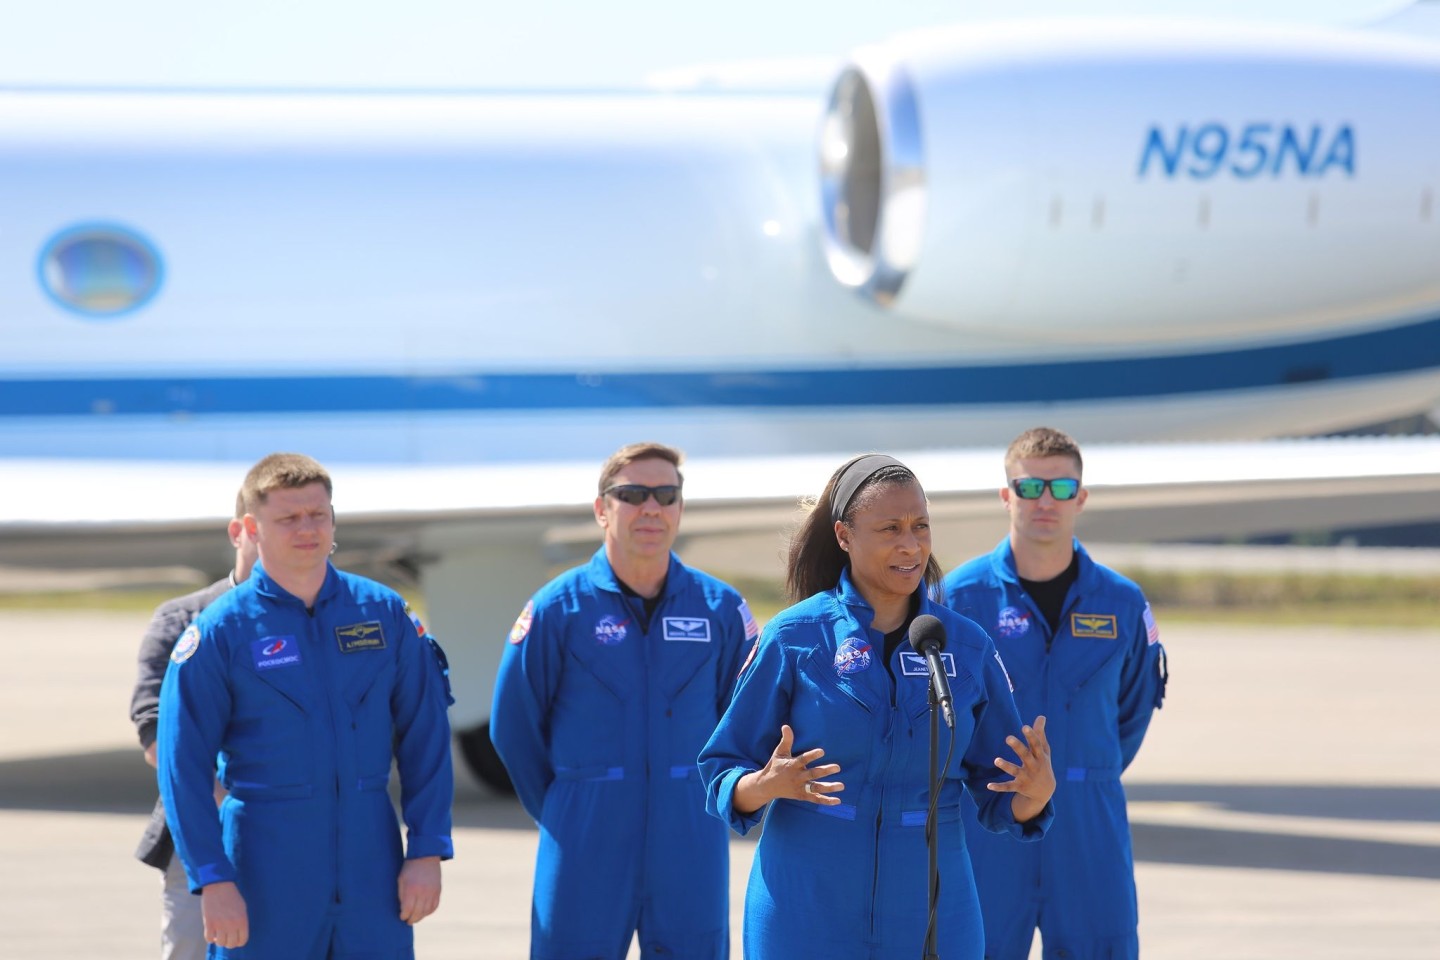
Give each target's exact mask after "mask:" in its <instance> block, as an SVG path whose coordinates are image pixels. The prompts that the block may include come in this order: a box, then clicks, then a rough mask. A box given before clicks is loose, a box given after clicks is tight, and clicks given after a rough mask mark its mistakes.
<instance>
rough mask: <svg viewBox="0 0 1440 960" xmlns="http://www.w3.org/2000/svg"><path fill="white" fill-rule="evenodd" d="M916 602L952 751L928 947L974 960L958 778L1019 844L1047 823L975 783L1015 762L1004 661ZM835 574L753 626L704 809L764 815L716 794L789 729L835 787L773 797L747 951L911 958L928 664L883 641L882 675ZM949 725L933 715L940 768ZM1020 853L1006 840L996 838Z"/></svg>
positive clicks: (922, 884) (713, 758) (709, 766)
mask: <svg viewBox="0 0 1440 960" xmlns="http://www.w3.org/2000/svg"><path fill="white" fill-rule="evenodd" d="M919 613H928V614H932V615H934V616H936V617H938V618H940V621H941V622H942V623H943V624H944V625H945V631H946V635H947V638H948V639H947V642H946V645H945V650H944V653H943V657H944V659H945V662H946V673H947V674H950V689H951V693H952V695H953V697H954V703H955V729H954V748H955V757H954V759H953V760H952V761H951V764H950V768H949V770H948V771H947V773H946V778H945V783H944V786H943V788H942V790H941V795H940V799H939V826H938V832H939V837H940V853H939V863H940V903H939V924H938V933H937V946H938V948H939V953H940V956H942V957H945V958H946V960H976V958H978V957H979V956H980V950H981V947H982V935H981V929H980V907H979V904H978V902H977V901H976V898H975V885H974V880H973V878H972V876H971V872H970V860H969V857H968V856H967V854H966V847H965V835H964V833H963V831H962V830H961V829H960V826H959V819H960V795H961V793H962V792H963V791H962V785H963V788H964V790H968V791H969V792H970V793H971V795H972V796H974V798H975V801H976V803H978V804H979V806H980V815H981V818H982V819H983V821H984V823H985V825H986V826H987V827H988V828H990V829H992V830H996V831H999V832H1003V833H1006V834H1008V835H1009V836H1013V837H1018V838H1020V839H1022V840H1033V839H1037V838H1039V837H1040V836H1042V835H1043V834H1044V832H1045V830H1046V829H1047V828H1048V826H1049V823H1050V821H1051V819H1053V816H1054V814H1053V811H1052V810H1051V808H1050V806H1049V805H1048V804H1047V805H1046V808H1045V809H1044V810H1043V811H1042V812H1041V813H1040V814H1039V815H1038V816H1036V817H1035V818H1033V819H1032V820H1030V821H1028V822H1026V823H1023V824H1017V823H1016V822H1015V820H1014V818H1013V816H1012V815H1011V810H1010V806H1011V801H1012V797H1013V794H1009V793H994V792H991V791H989V790H987V789H986V788H985V785H986V784H987V783H989V782H991V781H994V780H1008V779H1010V777H1009V775H1008V774H1006V773H1004V772H1003V771H1001V770H1000V769H998V768H997V767H995V766H994V764H993V762H992V761H993V759H994V758H995V757H1007V758H1009V759H1011V760H1014V759H1015V755H1014V752H1013V751H1011V750H1010V748H1009V746H1008V745H1007V744H1006V743H1005V737H1006V736H1007V735H1014V736H1017V737H1020V736H1021V732H1020V716H1019V714H1017V713H1016V712H1015V703H1014V701H1013V700H1011V698H1010V688H1009V683H1008V681H1007V680H1006V679H1005V669H1004V666H1003V665H1002V664H1001V663H1000V658H999V657H998V656H997V655H996V653H995V647H994V645H992V644H991V643H990V638H989V637H987V636H985V631H983V630H981V629H980V628H979V627H977V626H976V625H975V624H973V623H971V622H970V621H968V620H966V619H964V618H963V617H959V616H956V615H955V613H954V612H952V611H951V610H948V609H946V608H945V607H942V606H941V605H940V604H938V603H935V602H933V601H931V600H929V599H927V598H923V597H922V598H921V599H920V606H919ZM873 619H874V610H873V609H871V607H870V606H869V604H867V603H866V602H865V600H864V598H863V597H861V596H860V594H859V592H858V591H857V590H856V589H855V587H854V585H853V584H852V582H851V580H850V575H849V570H848V569H847V570H846V571H845V572H844V574H842V576H841V579H840V583H839V584H838V585H837V586H836V587H835V588H834V589H833V590H828V591H825V592H823V593H818V594H816V595H815V596H813V597H810V598H809V599H808V600H804V601H802V602H801V603H798V604H796V605H795V606H793V607H790V608H788V609H786V610H783V611H781V612H780V613H779V614H777V615H776V617H775V618H774V619H773V620H771V621H770V622H769V623H768V624H767V625H766V627H765V632H764V634H763V635H762V636H761V638H760V641H759V644H758V645H757V648H756V652H755V654H754V655H753V658H752V661H751V662H750V663H749V664H748V665H747V666H746V668H745V670H744V671H743V673H742V674H741V677H740V683H739V686H738V687H737V688H736V690H735V699H734V701H733V702H732V703H731V704H730V708H729V709H728V710H726V712H725V716H724V718H723V719H722V720H721V721H720V726H719V727H718V728H717V729H716V730H715V734H714V736H712V737H711V738H710V742H709V743H708V744H706V745H705V749H704V751H703V752H702V753H701V754H700V770H701V777H702V779H703V780H704V781H705V785H706V796H705V800H706V806H707V808H708V809H709V811H710V812H711V813H713V814H714V815H715V816H718V817H720V818H721V819H722V820H725V821H726V822H728V823H729V824H730V826H731V827H733V828H734V829H735V830H736V831H737V832H739V833H745V832H746V831H748V830H749V829H750V828H751V827H753V826H755V824H757V823H758V822H759V821H760V819H761V816H762V814H763V812H764V811H763V810H760V811H756V812H755V813H752V814H748V815H742V814H740V813H739V812H738V811H736V810H735V809H734V807H733V806H732V805H731V799H732V797H733V796H734V793H735V784H736V782H737V781H738V780H739V779H740V777H742V776H744V775H745V774H746V773H749V772H750V771H752V770H758V769H760V768H761V767H763V766H764V765H765V763H766V762H767V761H768V760H769V759H770V756H771V755H772V754H773V753H774V750H775V746H776V744H777V743H778V742H779V740H780V725H781V724H782V723H788V724H790V726H791V728H793V730H794V731H795V744H794V747H793V753H794V754H797V755H798V754H800V753H803V752H804V751H806V750H809V749H812V748H814V747H823V748H824V750H825V757H824V759H823V760H821V761H820V762H821V763H838V764H839V765H840V773H839V774H838V775H837V776H835V777H833V778H826V779H835V780H839V781H841V782H843V783H844V784H845V790H844V791H843V792H842V793H839V794H837V795H836V796H838V797H839V798H840V800H841V803H840V805H839V806H821V805H819V804H814V803H810V802H808V801H799V800H789V799H781V800H776V801H774V802H772V803H770V804H769V819H768V820H767V821H766V823H765V831H764V833H763V834H762V836H761V837H760V844H759V847H758V849H757V850H756V852H755V860H754V865H753V867H752V869H751V871H750V883H749V886H748V888H747V890H746V893H745V937H744V939H745V956H746V958H747V960H771V958H783V960H794V958H796V957H826V958H830V960H847V958H862V957H863V958H873V960H894V958H896V957H918V956H920V955H921V948H922V947H923V945H924V941H925V928H926V905H927V897H926V886H927V882H926V881H927V876H928V863H929V859H928V854H927V851H926V843H925V815H926V810H927V808H928V804H929V789H928V788H929V749H930V731H929V723H930V721H929V705H928V689H929V684H930V680H929V673H928V671H927V669H926V665H925V660H924V659H923V658H922V657H920V656H919V655H918V654H916V653H914V652H913V651H912V650H911V649H910V647H909V644H908V643H901V645H900V647H899V648H898V649H897V650H896V651H895V654H894V657H895V664H894V673H895V679H894V681H893V682H892V680H891V677H890V673H889V672H888V671H887V670H886V666H885V664H884V663H882V662H881V656H882V652H883V650H884V637H883V635H882V634H880V633H879V632H878V631H876V630H873V629H871V627H870V622H871V621H872V620H873ZM949 748H950V734H949V733H948V732H947V728H946V727H945V725H944V723H943V722H942V723H941V724H940V743H939V750H940V754H939V755H940V763H941V765H942V766H943V765H944V762H945V755H946V751H947V750H948V749H949ZM1011 846H1012V847H1015V848H1016V849H1019V845H1016V844H1011Z"/></svg>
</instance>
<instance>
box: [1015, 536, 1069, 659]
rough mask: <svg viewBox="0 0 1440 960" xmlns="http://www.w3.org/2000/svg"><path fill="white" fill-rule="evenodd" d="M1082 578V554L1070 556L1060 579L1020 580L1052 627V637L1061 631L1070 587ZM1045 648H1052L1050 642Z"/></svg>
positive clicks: (1047, 642) (1041, 614)
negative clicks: (1061, 618)
mask: <svg viewBox="0 0 1440 960" xmlns="http://www.w3.org/2000/svg"><path fill="white" fill-rule="evenodd" d="M1079 577H1080V554H1079V553H1073V554H1071V555H1070V566H1068V567H1066V568H1065V570H1064V572H1062V573H1061V574H1060V575H1059V576H1058V577H1054V578H1053V579H1050V580H1026V579H1025V578H1024V577H1021V578H1020V586H1021V587H1023V588H1024V590H1025V592H1026V593H1027V594H1029V595H1030V599H1031V600H1033V601H1034V602H1035V607H1036V609H1038V610H1039V611H1040V616H1042V617H1044V618H1045V622H1046V623H1048V624H1049V625H1050V637H1051V638H1053V637H1054V636H1055V633H1056V631H1058V630H1059V629H1060V614H1061V613H1063V612H1064V611H1065V595H1066V594H1068V593H1069V592H1070V587H1071V585H1072V584H1074V583H1075V581H1076V580H1077V579H1079ZM1045 648H1046V649H1047V650H1048V649H1049V648H1050V640H1049V639H1047V640H1046V641H1045Z"/></svg>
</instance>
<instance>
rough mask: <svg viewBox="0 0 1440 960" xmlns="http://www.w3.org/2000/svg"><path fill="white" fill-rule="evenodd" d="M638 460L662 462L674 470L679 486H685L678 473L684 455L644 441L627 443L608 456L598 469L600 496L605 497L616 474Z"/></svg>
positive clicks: (683, 478)
mask: <svg viewBox="0 0 1440 960" xmlns="http://www.w3.org/2000/svg"><path fill="white" fill-rule="evenodd" d="M640 460H664V461H665V462H666V463H668V464H670V465H671V466H673V467H674V468H675V476H676V477H678V478H679V481H680V485H681V486H684V485H685V477H684V475H683V474H681V473H680V464H682V463H684V462H685V454H683V453H681V452H680V451H679V450H676V449H675V448H674V447H669V446H666V445H665V444H663V443H656V442H655V441H653V440H646V441H644V442H641V443H627V444H626V445H625V446H623V447H621V448H620V449H619V450H616V451H615V452H614V453H612V454H610V459H608V460H606V461H605V463H604V465H603V466H601V468H600V495H601V496H602V497H603V496H604V495H605V491H606V490H607V489H609V487H610V481H612V480H614V479H615V476H616V474H618V473H619V472H620V471H621V470H624V469H625V468H626V467H628V466H630V464H632V463H636V462H638V461H640Z"/></svg>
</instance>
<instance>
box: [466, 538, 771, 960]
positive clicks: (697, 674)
mask: <svg viewBox="0 0 1440 960" xmlns="http://www.w3.org/2000/svg"><path fill="white" fill-rule="evenodd" d="M757 633H758V630H757V628H756V626H755V622H754V619H753V618H752V617H751V616H750V611H749V609H748V608H747V607H746V605H745V601H744V600H743V599H742V598H741V597H740V594H738V593H736V592H735V590H734V589H733V588H731V587H730V586H728V585H726V584H724V583H722V582H721V581H719V580H716V579H715V578H714V577H711V576H708V575H706V574H704V573H701V572H700V571H698V570H692V569H690V568H689V567H686V566H685V565H684V564H682V563H681V562H680V560H679V558H677V557H676V556H675V555H674V554H673V553H672V554H671V555H670V567H669V571H668V573H667V574H666V577H665V587H664V591H663V593H662V594H661V596H660V600H659V604H658V606H656V607H655V609H654V611H653V613H652V615H651V616H650V617H649V621H648V623H647V621H646V617H645V614H644V602H643V601H642V600H641V599H640V598H638V597H636V596H633V595H626V594H625V593H624V592H623V591H622V589H621V586H620V583H619V581H618V580H617V579H616V577H615V573H614V571H613V570H612V569H611V567H610V562H609V560H608V559H607V558H606V556H605V548H604V547H603V546H602V547H601V548H600V549H599V550H598V551H596V553H595V555H594V557H592V558H591V560H590V562H589V563H588V564H586V565H584V566H581V567H576V568H575V569H573V570H570V571H569V572H567V573H564V574H562V575H561V576H559V577H557V578H556V579H555V580H552V581H551V582H550V583H548V584H547V585H546V586H544V587H542V588H541V589H540V591H539V592H538V593H536V594H535V596H534V597H533V598H532V599H531V600H530V602H529V603H527V604H526V605H525V609H524V610H523V611H522V612H521V614H520V618H519V620H517V621H516V623H515V627H514V629H512V630H511V632H510V642H509V644H508V645H507V646H506V648H505V653H504V656H503V657H502V658H501V661H500V672H499V676H498V677H497V678H496V681H495V702H494V706H493V708H492V709H491V713H490V736H491V738H492V740H493V741H494V744H495V748H496V749H497V750H498V751H499V753H500V758H501V759H502V760H503V761H504V762H505V767H506V769H507V770H508V771H509V773H510V778H511V780H512V781H513V782H514V784H515V792H516V793H517V794H519V797H520V802H521V803H522V804H524V806H525V809H526V811H527V812H529V814H530V816H532V817H534V818H535V821H536V822H537V823H538V824H539V825H540V846H539V852H538V854H537V857H536V865H535V890H534V901H533V904H532V910H531V942H530V956H531V957H532V958H535V960H591V958H614V960H623V958H624V957H625V955H626V952H627V950H628V948H629V944H630V940H631V937H632V936H633V935H634V933H635V932H636V930H637V929H638V930H639V933H640V951H641V956H642V957H645V958H652V957H664V958H665V960H722V958H725V957H728V956H729V879H730V877H729V873H730V860H729V856H730V854H729V847H728V844H727V840H726V833H725V828H724V826H723V825H721V824H719V823H716V822H715V821H714V820H713V819H711V818H710V817H707V816H706V815H705V796H704V791H703V789H702V787H701V785H700V780H699V776H698V773H697V771H696V769H695V756H696V754H698V753H699V752H700V748H701V746H703V745H704V743H705V738H706V737H708V736H709V735H710V732H711V731H712V730H714V729H715V724H716V722H717V721H718V720H719V719H720V714H721V713H722V712H723V711H724V709H725V705H726V704H727V703H729V701H730V693H731V691H732V689H733V688H734V684H735V677H736V675H737V674H738V673H739V672H740V664H741V661H742V660H743V658H744V656H745V650H746V647H747V646H748V645H749V644H748V639H749V638H751V637H754V636H755V635H756V634H757Z"/></svg>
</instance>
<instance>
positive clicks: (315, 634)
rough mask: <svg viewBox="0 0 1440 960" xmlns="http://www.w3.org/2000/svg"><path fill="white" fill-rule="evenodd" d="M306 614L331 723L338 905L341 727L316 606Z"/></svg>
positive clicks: (336, 897)
mask: <svg viewBox="0 0 1440 960" xmlns="http://www.w3.org/2000/svg"><path fill="white" fill-rule="evenodd" d="M316 605H317V606H318V605H319V601H318V600H317V601H316ZM305 615H306V617H307V618H308V623H309V629H310V638H311V640H313V641H314V649H315V659H316V660H318V661H319V662H320V693H321V696H322V697H323V698H324V701H325V718H326V719H327V720H328V721H329V723H330V744H331V761H332V763H333V764H334V771H333V773H334V777H333V782H334V789H335V812H334V815H333V816H332V817H331V818H330V819H331V822H332V823H333V824H334V828H335V829H334V835H333V836H332V838H331V839H332V841H333V843H332V845H331V849H332V850H333V851H334V855H335V863H334V868H335V872H334V875H333V876H334V897H333V899H334V901H335V904H336V905H337V906H338V905H340V904H341V903H342V902H343V901H344V898H343V896H342V895H341V892H340V875H341V873H340V803H341V787H340V728H339V726H338V725H337V724H336V721H335V703H334V698H333V697H331V696H330V665H329V662H328V661H327V659H326V653H327V651H326V649H325V638H324V637H322V636H321V635H320V626H319V622H318V621H317V619H316V617H315V607H307V608H306V609H305Z"/></svg>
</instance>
